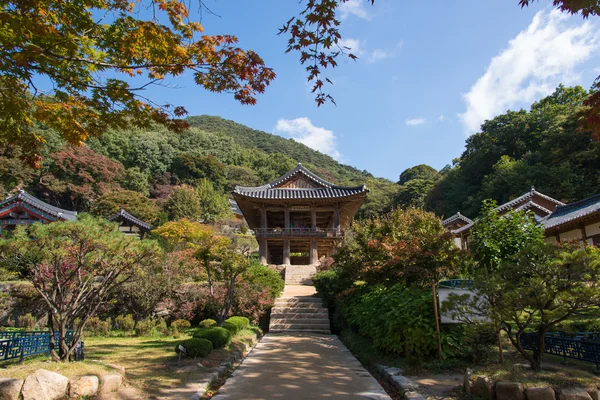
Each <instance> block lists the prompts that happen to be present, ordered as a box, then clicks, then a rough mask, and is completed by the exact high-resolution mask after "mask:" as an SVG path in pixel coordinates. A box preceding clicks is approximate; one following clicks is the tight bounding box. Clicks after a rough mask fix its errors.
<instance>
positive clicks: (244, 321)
mask: <svg viewBox="0 0 600 400" xmlns="http://www.w3.org/2000/svg"><path fill="white" fill-rule="evenodd" d="M225 323H230V324H233V325H235V326H237V328H238V330H237V332H239V331H241V330H242V329H246V328H247V327H249V326H250V320H249V319H248V318H246V317H231V318H227V319H226V320H225ZM237 332H236V333H237Z"/></svg>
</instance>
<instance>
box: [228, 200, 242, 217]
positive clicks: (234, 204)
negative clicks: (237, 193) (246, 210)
mask: <svg viewBox="0 0 600 400" xmlns="http://www.w3.org/2000/svg"><path fill="white" fill-rule="evenodd" d="M228 201H229V208H230V209H231V212H232V213H234V214H235V215H243V214H242V210H240V206H239V205H238V203H237V201H235V200H231V199H228Z"/></svg>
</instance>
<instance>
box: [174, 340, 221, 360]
mask: <svg viewBox="0 0 600 400" xmlns="http://www.w3.org/2000/svg"><path fill="white" fill-rule="evenodd" d="M179 345H182V346H183V347H185V350H186V351H187V355H188V357H191V358H199V357H206V356H207V355H209V354H210V352H211V351H213V344H212V342H211V341H210V340H207V339H201V338H192V339H188V340H184V341H183V342H181V343H179V344H178V345H177V346H175V353H179Z"/></svg>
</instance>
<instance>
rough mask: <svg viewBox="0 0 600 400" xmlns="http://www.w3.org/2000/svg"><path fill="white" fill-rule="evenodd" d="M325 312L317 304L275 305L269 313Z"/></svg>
mask: <svg viewBox="0 0 600 400" xmlns="http://www.w3.org/2000/svg"><path fill="white" fill-rule="evenodd" d="M277 311H281V312H319V311H320V312H326V311H327V309H326V308H325V307H323V306H322V305H321V304H318V303H297V304H276V305H275V306H274V307H273V308H272V309H271V312H277Z"/></svg>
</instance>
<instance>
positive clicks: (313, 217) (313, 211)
mask: <svg viewBox="0 0 600 400" xmlns="http://www.w3.org/2000/svg"><path fill="white" fill-rule="evenodd" d="M310 218H311V220H312V221H311V222H312V228H313V229H317V210H316V208H314V207H313V208H311V210H310Z"/></svg>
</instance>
